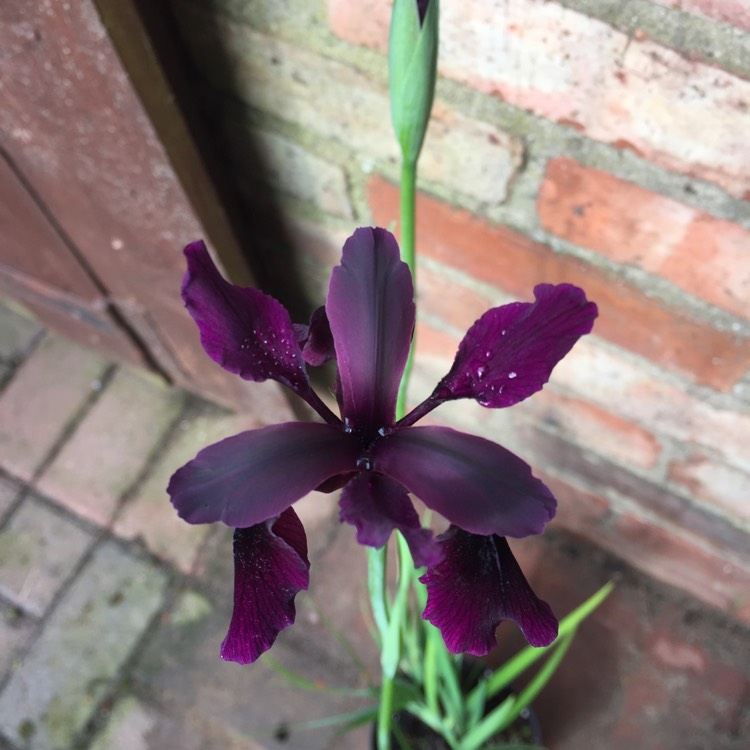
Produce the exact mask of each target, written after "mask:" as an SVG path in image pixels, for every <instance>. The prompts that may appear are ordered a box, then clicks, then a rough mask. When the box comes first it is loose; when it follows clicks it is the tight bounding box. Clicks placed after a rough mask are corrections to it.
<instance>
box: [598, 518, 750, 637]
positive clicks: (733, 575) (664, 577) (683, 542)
mask: <svg viewBox="0 0 750 750" xmlns="http://www.w3.org/2000/svg"><path fill="white" fill-rule="evenodd" d="M598 539H599V540H600V542H601V543H602V546H604V547H605V548H607V549H610V550H611V551H612V552H614V553H615V554H618V555H620V556H621V557H623V558H624V559H626V560H627V561H628V562H630V563H631V564H632V565H634V566H635V567H636V568H638V569H639V570H641V571H643V572H644V573H647V574H648V575H650V576H653V577H654V578H655V579H657V580H658V581H662V582H664V583H668V584H669V585H670V586H676V587H677V588H680V589H682V590H683V591H689V592H690V593H691V594H692V595H693V596H695V597H696V598H697V599H700V600H701V601H704V602H706V603H707V604H711V605H712V606H714V607H718V608H719V609H722V610H724V611H725V612H728V613H729V614H731V615H733V616H735V617H738V618H741V619H742V620H743V621H744V622H746V623H748V622H750V620H749V619H748V617H749V616H750V612H748V610H747V605H748V601H750V566H748V565H744V566H742V565H740V564H739V563H737V562H736V561H735V560H734V559H732V558H731V557H729V555H727V554H726V553H724V552H723V551H717V550H715V549H711V548H708V547H706V546H704V545H702V544H700V543H699V542H697V541H695V540H694V539H692V538H691V537H689V536H687V535H681V534H678V533H675V531H674V530H673V529H670V528H667V527H664V526H659V525H657V524H655V523H653V521H652V520H650V519H645V518H643V517H640V516H637V515H635V514H629V513H627V514H622V515H620V516H619V517H618V518H617V519H616V521H615V523H614V526H613V528H612V531H611V532H610V533H601V531H600V533H599V535H598Z"/></svg>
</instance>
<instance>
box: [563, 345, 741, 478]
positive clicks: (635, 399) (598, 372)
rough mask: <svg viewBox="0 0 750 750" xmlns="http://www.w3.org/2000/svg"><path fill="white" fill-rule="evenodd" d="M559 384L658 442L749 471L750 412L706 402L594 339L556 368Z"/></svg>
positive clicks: (579, 347) (577, 347) (575, 350)
mask: <svg viewBox="0 0 750 750" xmlns="http://www.w3.org/2000/svg"><path fill="white" fill-rule="evenodd" d="M554 382H555V383H556V384H557V385H558V386H560V387H563V388H566V389H569V390H570V391H571V392H572V393H574V394H577V395H579V396H581V397H582V398H584V399H586V400H587V401H592V402H594V403H596V404H599V405H600V406H602V407H604V408H606V409H609V410H610V411H612V412H613V413H615V414H618V415H620V416H622V417H624V418H625V419H629V420H631V421H633V422H635V423H636V424H639V425H641V426H642V427H645V428H646V429H647V430H649V431H651V432H653V433H654V434H655V435H657V436H659V437H661V436H662V435H663V436H669V437H671V438H673V439H675V440H677V441H679V442H680V443H682V444H685V445H695V446H703V447H705V448H707V449H709V450H710V451H711V452H712V453H714V454H716V455H717V456H719V457H720V459H721V460H723V461H724V462H726V463H728V464H730V465H731V466H734V467H736V468H738V469H740V470H742V471H750V442H749V441H748V439H747V436H748V435H750V414H748V413H747V412H746V410H744V409H740V408H737V407H735V408H732V406H731V405H727V406H724V407H723V408H722V407H719V406H716V405H714V404H711V403H709V402H708V401H705V400H702V399H701V398H700V397H697V396H695V395H693V394H691V393H689V392H688V391H687V390H685V389H684V388H681V387H679V386H676V385H674V384H672V383H669V382H666V381H665V380H663V379H661V378H659V377H658V375H655V374H654V372H653V370H652V369H651V368H649V367H647V366H646V365H644V364H642V363H639V362H637V361H634V360H633V359H632V358H631V357H627V356H625V355H623V354H622V353H618V352H615V351H613V350H612V348H611V347H605V346H602V345H601V344H599V343H598V342H597V341H596V339H595V338H592V337H584V338H583V340H581V341H579V342H578V343H577V344H576V346H575V348H574V350H573V351H572V352H571V353H570V354H569V355H568V356H567V357H565V358H564V359H563V360H562V362H560V363H559V364H558V365H557V367H556V368H555V373H554Z"/></svg>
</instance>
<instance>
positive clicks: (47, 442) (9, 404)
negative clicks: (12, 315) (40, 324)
mask: <svg viewBox="0 0 750 750" xmlns="http://www.w3.org/2000/svg"><path fill="white" fill-rule="evenodd" d="M105 369H106V365H105V363H104V362H103V360H102V359H101V358H100V357H98V356H97V355H96V354H93V353H92V352H90V351H87V350H84V349H81V348H79V347H77V346H75V345H74V344H71V343H69V342H67V341H62V340H60V339H54V338H48V339H45V340H44V341H43V342H42V344H41V345H40V347H39V348H38V349H37V350H36V351H35V352H34V353H33V354H32V355H31V356H30V357H29V358H28V359H27V360H25V361H24V363H23V364H22V365H21V367H20V368H19V369H18V370H17V372H16V374H15V376H14V378H13V380H12V381H11V382H10V384H9V385H8V386H7V387H6V388H5V390H4V391H3V393H2V395H1V396H0V465H2V467H3V468H4V469H6V470H7V471H8V472H10V473H11V474H15V475H16V476H18V477H21V478H22V479H30V478H31V477H32V476H33V474H34V472H35V471H36V470H37V469H38V468H39V467H40V465H41V464H42V462H43V461H44V459H45V458H46V457H47V455H48V454H49V451H50V449H51V448H52V447H53V446H54V445H55V443H56V442H57V441H58V440H59V439H60V437H61V436H62V434H63V432H64V431H65V429H66V428H67V426H68V425H69V424H70V422H71V420H72V419H73V418H74V417H75V416H76V415H77V413H78V412H79V410H80V409H81V407H82V406H83V405H84V404H85V403H86V401H87V400H88V399H89V398H91V394H92V388H96V387H97V386H98V383H99V379H100V378H101V377H102V375H103V374H104V371H105Z"/></svg>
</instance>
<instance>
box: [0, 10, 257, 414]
mask: <svg viewBox="0 0 750 750" xmlns="http://www.w3.org/2000/svg"><path fill="white" fill-rule="evenodd" d="M130 33H132V34H135V35H136V36H135V37H134V38H133V39H132V41H136V40H137V32H136V31H131V32H130ZM0 49H2V50H3V55H4V57H5V58H6V60H8V61H12V64H11V65H7V66H6V67H5V70H4V76H3V97H4V101H3V106H2V107H0V139H1V140H0V142H1V143H2V144H3V147H4V148H5V150H6V151H7V152H8V153H9V155H10V158H11V159H12V160H13V163H14V164H15V165H16V167H17V169H18V170H19V171H20V172H21V173H22V174H23V176H24V179H25V180H26V181H27V182H28V183H29V184H31V185H32V186H33V189H34V192H35V194H36V196H38V200H39V202H40V203H41V204H43V205H44V206H45V207H46V210H47V211H48V213H49V215H51V216H53V217H54V219H55V222H56V224H57V225H58V226H59V228H60V231H61V232H62V233H63V234H64V235H65V236H66V237H67V238H68V239H69V241H70V244H71V245H72V246H73V247H75V248H76V251H77V253H79V254H80V256H81V257H82V258H83V259H85V263H86V264H87V266H88V267H89V269H90V270H91V273H92V274H93V276H94V277H95V278H96V280H97V284H98V285H99V286H100V288H101V289H102V290H103V291H104V293H105V295H106V298H107V300H108V301H109V302H110V304H111V305H113V306H114V308H115V309H116V310H117V312H118V314H119V315H120V316H121V318H122V320H123V321H124V322H125V323H126V325H127V328H128V329H129V330H130V331H132V332H135V333H136V334H137V338H138V339H139V340H140V341H141V342H143V343H145V345H146V346H147V348H148V349H149V351H150V353H151V355H152V356H154V357H155V358H157V359H158V361H159V366H160V367H161V369H162V370H163V371H165V372H166V373H167V374H168V376H169V377H170V378H171V379H173V380H174V381H176V382H177V383H180V384H182V385H185V386H186V387H189V388H192V389H193V390H196V391H198V392H202V393H209V392H210V394H211V395H212V396H213V397H214V398H216V395H217V394H219V395H220V400H222V401H223V402H224V403H228V404H231V405H243V404H246V405H247V404H252V403H253V402H254V399H253V398H252V397H250V396H249V395H248V392H247V391H246V390H245V389H244V388H243V387H242V386H243V385H244V384H243V383H242V382H241V381H238V379H237V378H236V376H231V375H229V374H228V373H225V372H224V371H223V370H221V369H219V368H218V367H217V365H216V364H215V363H213V362H211V361H210V360H209V359H208V358H207V357H206V356H205V355H204V354H203V353H202V351H201V349H200V344H199V342H198V338H197V336H196V335H194V333H193V335H185V331H187V330H192V331H194V324H193V323H192V321H190V319H189V317H188V316H187V313H186V312H185V310H184V309H183V306H182V301H181V299H180V296H179V287H180V282H181V279H182V275H183V273H184V262H183V257H182V253H181V249H182V247H183V246H184V245H185V244H187V243H188V242H190V241H192V240H194V239H197V238H199V237H203V236H205V234H206V233H205V230H204V227H203V225H202V224H201V222H200V221H199V219H198V218H197V217H196V215H195V212H194V210H193V208H192V206H191V204H190V201H189V200H188V198H187V195H186V194H185V191H184V190H183V188H182V186H181V184H180V181H179V179H178V178H177V176H176V174H175V172H174V170H173V168H172V166H171V164H170V161H169V159H168V157H167V154H166V152H165V149H164V147H163V146H162V143H161V141H160V139H159V137H158V135H157V133H156V132H155V130H154V128H153V127H152V125H151V122H150V120H149V118H148V117H147V115H146V113H145V111H144V109H143V107H142V105H141V102H140V101H139V99H138V96H137V95H136V93H135V91H134V90H133V86H132V83H131V81H130V79H129V77H128V75H127V74H126V72H125V70H124V68H123V66H122V64H121V62H120V60H119V58H118V56H117V54H116V53H115V50H114V48H113V46H112V43H111V40H110V39H109V37H108V36H107V33H106V30H105V28H104V27H103V25H102V23H101V21H100V19H99V16H98V14H97V11H96V8H95V6H94V4H93V2H92V0H80V2H76V3H47V4H42V3H26V2H23V1H22V0H11V1H10V2H7V3H0ZM154 75H155V76H156V73H154ZM154 80H156V78H155V79H154ZM163 96H164V97H165V98H169V94H168V91H166V92H164V93H163ZM196 179H198V178H196ZM202 187H203V186H202V185H201V184H198V185H197V189H199V190H200V189H201V188H202ZM178 321H179V323H178Z"/></svg>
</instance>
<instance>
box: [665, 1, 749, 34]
mask: <svg viewBox="0 0 750 750" xmlns="http://www.w3.org/2000/svg"><path fill="white" fill-rule="evenodd" d="M653 1H654V2H655V3H659V5H665V6H667V7H668V8H674V9H675V10H682V11H685V12H686V13H695V14H696V15H699V16H703V17H704V18H711V19H713V20H715V21H721V22H724V23H731V24H732V25H733V26H736V27H737V28H738V29H744V30H745V31H750V5H748V3H747V0H653Z"/></svg>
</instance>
